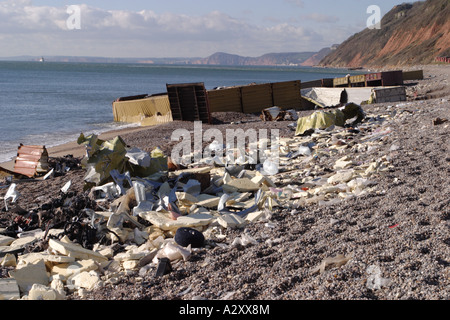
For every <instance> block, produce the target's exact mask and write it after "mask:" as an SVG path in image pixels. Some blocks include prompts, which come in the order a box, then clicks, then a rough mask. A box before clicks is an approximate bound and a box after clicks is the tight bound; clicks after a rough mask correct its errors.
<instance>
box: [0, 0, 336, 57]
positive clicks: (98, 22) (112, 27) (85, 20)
mask: <svg viewBox="0 0 450 320" xmlns="http://www.w3.org/2000/svg"><path fill="white" fill-rule="evenodd" d="M286 1H288V2H290V3H292V4H295V5H302V1H297V0H286ZM66 10H67V7H66V6H61V7H49V6H32V5H31V1H27V0H21V1H3V2H0V47H2V48H3V50H2V52H1V55H2V56H13V55H41V54H46V55H91V56H115V57H163V56H207V55H210V54H212V53H214V52H215V51H225V52H229V53H236V54H241V55H248V56H252V55H253V56H256V55H260V54H264V53H267V52H281V51H284V52H286V51H310V50H312V49H311V48H314V49H317V50H318V49H320V48H321V47H324V46H328V45H331V44H332V43H324V41H325V39H324V36H323V35H321V34H319V33H318V32H321V31H314V30H313V29H309V28H305V27H301V26H296V25H293V24H289V23H278V24H276V25H274V26H270V27H266V26H261V25H254V24H249V23H246V22H244V21H241V20H239V19H236V18H233V17H231V16H229V15H227V14H224V13H222V12H219V11H213V12H210V13H208V14H204V15H201V16H189V15H184V14H174V13H163V14H157V13H155V12H153V11H151V10H142V11H139V12H134V11H125V10H103V9H99V8H94V7H91V6H88V5H85V4H84V5H81V17H80V18H81V26H82V28H81V30H68V28H67V26H66V20H67V19H68V18H69V14H68V13H67V12H66ZM315 18H316V19H320V18H326V17H321V16H316V17H315ZM334 42H335V41H333V43H334Z"/></svg>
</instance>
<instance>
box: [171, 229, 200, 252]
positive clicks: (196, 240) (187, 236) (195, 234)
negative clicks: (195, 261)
mask: <svg viewBox="0 0 450 320" xmlns="http://www.w3.org/2000/svg"><path fill="white" fill-rule="evenodd" d="M174 240H175V242H176V243H177V244H179V245H180V246H182V247H188V246H191V247H192V248H201V247H203V246H204V244H205V237H204V235H203V234H202V233H201V232H200V231H198V230H195V229H193V228H179V229H178V230H177V232H176V233H175V237H174Z"/></svg>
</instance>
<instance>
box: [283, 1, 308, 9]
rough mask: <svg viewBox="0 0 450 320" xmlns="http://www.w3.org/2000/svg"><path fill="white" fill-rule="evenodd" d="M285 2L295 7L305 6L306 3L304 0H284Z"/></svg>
mask: <svg viewBox="0 0 450 320" xmlns="http://www.w3.org/2000/svg"><path fill="white" fill-rule="evenodd" d="M284 2H286V3H289V4H291V5H293V6H295V7H299V8H303V7H304V5H305V4H304V2H303V0H284Z"/></svg>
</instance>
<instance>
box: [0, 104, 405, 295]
mask: <svg viewBox="0 0 450 320" xmlns="http://www.w3.org/2000/svg"><path fill="white" fill-rule="evenodd" d="M358 107H359V106H358ZM359 110H360V109H359V108H358V111H359ZM272 111H273V110H272ZM275 111H277V110H275ZM399 116H402V113H393V114H387V115H386V116H382V117H380V116H377V117H373V116H371V115H365V118H364V120H361V119H359V120H360V121H359V122H360V123H359V124H358V126H357V127H353V126H352V127H349V126H345V124H344V123H343V124H342V126H338V125H335V123H328V124H326V125H324V126H322V127H320V128H312V130H310V132H309V134H307V135H305V134H296V135H293V136H292V137H288V138H280V141H279V150H278V154H279V166H278V167H277V168H275V170H273V168H271V170H267V168H268V163H262V164H258V165H256V166H255V165H251V164H250V163H248V162H246V161H241V162H240V163H239V164H223V163H219V162H216V161H204V160H202V161H200V162H198V163H191V164H189V165H188V166H187V167H183V168H180V167H179V166H177V165H176V164H173V163H171V159H170V158H169V157H168V156H167V155H165V154H163V152H161V150H159V149H158V148H156V149H154V150H153V151H152V152H151V153H150V154H149V153H147V152H145V151H143V150H140V149H138V148H129V147H127V146H126V144H125V142H124V141H123V140H122V139H121V138H120V137H116V138H115V139H112V140H110V141H104V140H100V139H98V137H97V136H95V135H91V136H87V137H86V136H84V135H83V134H82V135H80V137H79V139H78V143H79V144H83V145H85V146H86V156H85V157H84V159H83V160H82V166H83V168H84V169H85V170H86V175H85V178H84V180H85V188H86V194H89V196H88V197H87V198H86V196H73V197H72V198H71V195H70V184H66V185H64V186H62V188H61V194H60V199H58V202H59V207H58V206H55V205H54V204H53V207H58V210H60V211H59V213H60V214H68V213H70V214H71V219H70V220H69V221H65V223H64V224H62V223H61V224H59V225H58V224H56V223H53V227H50V223H47V224H40V225H39V228H36V229H35V230H27V231H23V230H21V229H18V230H15V232H9V234H8V235H0V263H1V266H3V267H11V268H14V270H12V271H10V272H9V275H10V278H7V279H0V298H3V299H20V298H22V299H49V300H54V299H65V298H66V295H67V293H68V292H74V291H76V292H78V294H79V295H80V296H81V297H83V295H84V294H85V293H86V291H88V290H92V289H94V288H96V287H98V286H102V285H107V284H114V283H116V282H117V281H119V279H120V277H121V276H122V275H124V274H129V273H132V272H137V273H138V274H139V275H140V276H145V275H149V274H152V273H153V274H154V276H162V275H164V274H166V273H168V272H170V271H171V270H173V269H174V268H177V267H178V266H179V265H180V264H182V263H183V262H184V261H186V260H188V259H189V258H190V256H191V255H193V254H195V252H196V250H198V249H197V248H213V247H216V246H221V247H223V248H228V249H230V250H233V248H234V247H236V246H239V247H246V246H249V245H250V246H251V245H257V244H258V243H259V242H260V240H258V239H253V238H251V237H250V236H248V235H247V234H245V233H242V236H240V237H237V238H234V239H228V237H227V235H226V232H224V231H225V230H226V229H228V228H233V229H245V227H246V225H248V224H251V223H264V225H265V226H266V227H268V228H270V227H271V226H272V224H273V223H276V222H272V221H271V219H272V217H273V215H276V214H277V212H279V210H285V209H287V210H291V211H292V212H293V213H296V212H297V213H298V212H300V210H299V209H302V208H307V207H308V206H310V205H317V206H332V205H335V204H338V203H340V202H342V201H346V200H348V199H351V198H354V197H358V196H360V195H363V194H366V193H367V192H376V191H375V190H374V189H375V188H376V184H377V182H376V177H377V175H378V174H382V173H384V172H387V171H389V169H390V166H391V165H390V161H389V160H390V155H389V154H386V155H385V156H384V157H381V158H372V157H373V154H374V153H373V151H374V150H376V149H377V148H378V147H379V145H380V143H381V144H382V143H384V141H385V140H386V137H387V136H388V135H390V133H391V132H392V130H391V128H390V127H389V122H388V121H386V120H389V118H392V117H399ZM302 123H304V119H303V120H302V119H301V118H300V119H298V122H297V127H300V126H301V124H302ZM297 131H298V130H297ZM397 149H398V146H392V147H391V149H390V150H391V151H392V152H395V150H397ZM228 151H229V150H228ZM239 151H240V150H235V152H236V153H237V152H239ZM244 159H248V157H246V156H244ZM268 159H270V157H269V158H268ZM266 161H269V160H266ZM265 169H266V170H265ZM14 188H15V186H14V184H11V185H10V190H8V191H9V192H8V195H7V196H6V197H5V199H4V201H5V204H6V201H7V200H9V201H11V200H12V202H14V201H15V200H16V198H17V197H20V195H19V194H18V193H15V189H14ZM10 197H11V198H12V199H9V198H10ZM67 206H71V207H70V208H67ZM6 210H8V208H7V209H6ZM299 214H300V213H299ZM54 219H56V218H54ZM3 234H5V233H3ZM338 258H339V257H338ZM338 258H333V259H334V260H333V259H331V258H330V259H331V260H330V261H331V262H332V263H329V264H327V263H328V262H327V261H328V260H327V261H325V262H324V263H323V265H320V266H318V267H317V268H316V269H315V270H313V271H314V272H316V271H320V272H324V270H325V269H326V266H328V265H333V263H335V264H336V265H337V266H341V265H344V264H345V263H347V261H349V260H350V259H351V257H344V258H343V259H340V258H339V259H338ZM336 259H337V260H336ZM335 260H336V261H338V262H336V261H335Z"/></svg>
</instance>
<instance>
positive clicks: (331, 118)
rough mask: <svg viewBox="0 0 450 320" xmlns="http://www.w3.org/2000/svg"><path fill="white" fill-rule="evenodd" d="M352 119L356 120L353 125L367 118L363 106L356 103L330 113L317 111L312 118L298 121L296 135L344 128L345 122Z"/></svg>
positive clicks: (303, 118) (308, 117)
mask: <svg viewBox="0 0 450 320" xmlns="http://www.w3.org/2000/svg"><path fill="white" fill-rule="evenodd" d="M352 118H356V120H355V121H354V123H353V124H357V123H359V122H361V121H362V120H363V119H364V118H365V114H364V111H363V110H362V108H361V106H359V105H357V104H354V103H348V104H346V105H345V106H344V107H342V108H339V109H333V110H330V111H327V110H320V111H316V112H314V113H313V114H311V115H310V116H307V117H302V118H300V119H298V121H297V129H296V131H295V135H296V136H298V135H302V134H304V133H305V132H307V131H308V130H311V129H321V130H324V129H327V128H329V127H331V126H333V125H335V126H339V127H343V126H345V122H346V121H347V120H349V119H352Z"/></svg>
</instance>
